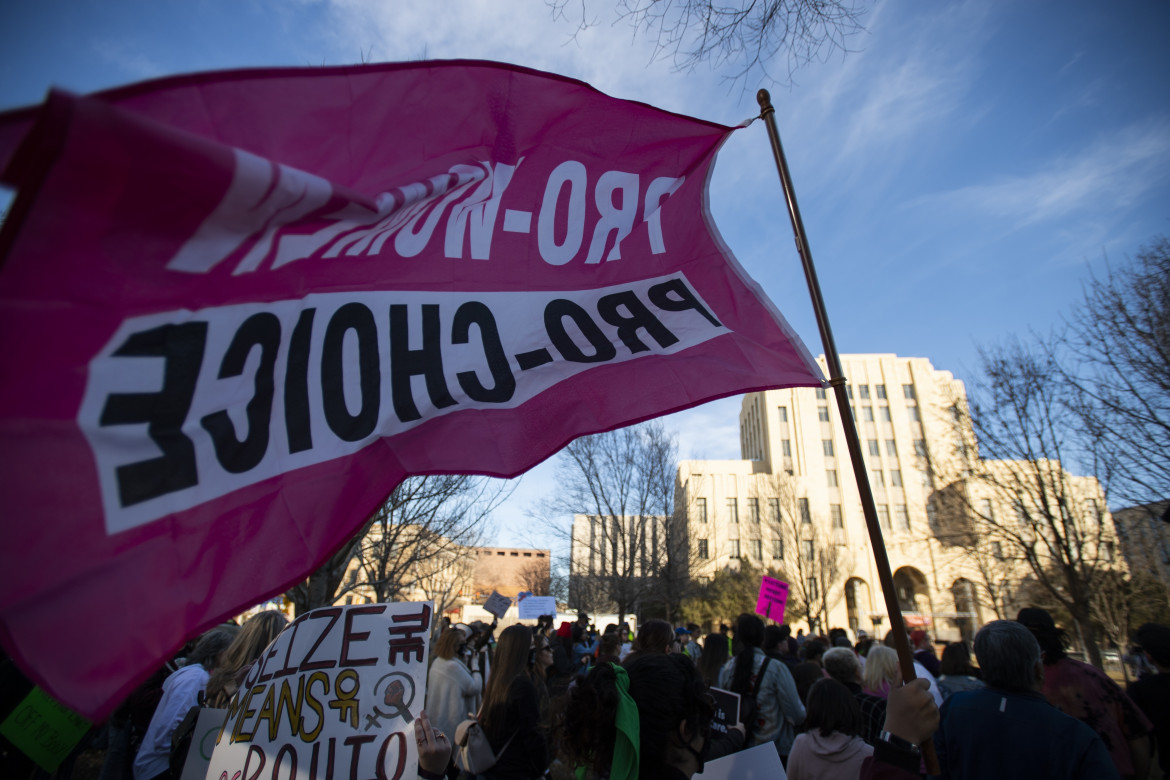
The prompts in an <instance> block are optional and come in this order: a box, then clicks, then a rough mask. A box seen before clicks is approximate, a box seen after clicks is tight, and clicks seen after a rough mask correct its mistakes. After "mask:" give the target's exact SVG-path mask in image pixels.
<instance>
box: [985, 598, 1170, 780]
mask: <svg viewBox="0 0 1170 780" xmlns="http://www.w3.org/2000/svg"><path fill="white" fill-rule="evenodd" d="M1016 622H1018V623H1020V624H1021V625H1023V626H1024V627H1026V628H1027V629H1028V630H1029V631H1031V632H1032V635H1033V636H1035V637H1036V641H1037V642H1038V643H1039V645H1040V650H1041V652H1042V653H1043V659H1044V686H1043V689H1042V691H1043V693H1044V697H1045V698H1046V699H1048V701H1050V702H1051V703H1052V704H1054V705H1055V706H1056V707H1058V708H1059V709H1060V711H1061V712H1064V713H1066V714H1068V715H1072V716H1073V717H1074V718H1077V719H1078V720H1080V721H1082V722H1083V723H1085V724H1087V725H1088V726H1089V728H1091V729H1093V731H1095V732H1097V733H1098V734H1099V735H1100V736H1101V739H1102V741H1103V742H1104V743H1105V747H1106V748H1108V749H1109V755H1110V756H1111V757H1112V758H1113V763H1114V764H1116V766H1117V771H1118V773H1119V774H1120V775H1121V776H1122V777H1136V778H1138V780H1144V778H1145V777H1146V775H1147V774H1148V773H1149V768H1150V739H1149V736H1148V735H1149V734H1150V732H1151V731H1153V728H1154V727H1153V724H1151V723H1150V721H1149V719H1147V718H1146V716H1145V715H1144V714H1143V713H1142V711H1141V709H1139V708H1138V706H1137V705H1136V704H1134V703H1133V701H1132V700H1131V699H1130V698H1129V697H1128V696H1126V695H1125V692H1124V691H1122V690H1121V688H1120V687H1118V685H1117V683H1115V682H1113V680H1110V679H1109V677H1108V676H1106V674H1105V673H1104V672H1102V671H1101V670H1100V669H1098V668H1097V667H1095V666H1092V665H1091V664H1086V663H1082V662H1081V661H1077V660H1074V659H1072V658H1069V657H1068V656H1067V655H1066V653H1065V650H1066V649H1067V647H1068V637H1067V636H1066V635H1065V633H1064V631H1062V630H1061V629H1059V628H1057V627H1056V624H1055V623H1054V622H1053V620H1052V615H1050V614H1048V612H1047V610H1044V609H1039V608H1036V607H1028V608H1025V609H1021V610H1020V612H1019V614H1018V615H1017V616H1016ZM980 665H982V664H980Z"/></svg>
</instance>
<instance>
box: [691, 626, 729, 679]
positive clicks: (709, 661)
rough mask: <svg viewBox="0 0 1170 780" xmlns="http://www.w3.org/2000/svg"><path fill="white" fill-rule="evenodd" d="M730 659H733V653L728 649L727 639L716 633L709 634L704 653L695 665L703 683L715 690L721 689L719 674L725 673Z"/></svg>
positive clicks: (704, 641) (704, 640)
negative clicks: (724, 667) (724, 668)
mask: <svg viewBox="0 0 1170 780" xmlns="http://www.w3.org/2000/svg"><path fill="white" fill-rule="evenodd" d="M728 658H731V653H730V652H729V651H728V649H727V637H725V636H723V634H719V633H716V632H712V633H710V634H707V636H706V637H705V638H704V639H703V652H702V653H701V654H700V655H699V662H698V663H697V664H695V666H696V667H697V668H698V670H699V676H700V677H702V678H703V682H704V683H706V684H707V685H708V686H711V687H714V688H717V687H719V672H721V671H723V665H724V664H726V663H727V659H728Z"/></svg>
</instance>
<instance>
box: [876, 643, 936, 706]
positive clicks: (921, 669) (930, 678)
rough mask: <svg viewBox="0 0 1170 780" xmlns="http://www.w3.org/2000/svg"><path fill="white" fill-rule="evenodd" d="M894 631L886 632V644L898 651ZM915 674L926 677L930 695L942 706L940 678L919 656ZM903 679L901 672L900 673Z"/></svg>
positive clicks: (916, 660) (915, 662)
mask: <svg viewBox="0 0 1170 780" xmlns="http://www.w3.org/2000/svg"><path fill="white" fill-rule="evenodd" d="M894 644H895V643H894V631H893V629H891V630H889V631H887V632H886V638H885V645H886V647H889V648H891V649H894V651H895V652H897V649H896V648H895V647H894ZM914 676H915V677H919V678H922V679H925V680H926V681H927V682H928V683H929V684H930V695H931V696H933V697H934V703H935V704H936V705H938V706H939V707H941V706H942V701H943V700H942V693H941V692H940V691H939V689H938V678H937V677H935V676H934V675H933V674H931V672H930V670H929V669H927V668H926V667H925V666H923V665H922V662H921V661H919V660H918V659H917V658H915V659H914ZM898 679H899V680H901V679H902V676H901V674H899V675H898Z"/></svg>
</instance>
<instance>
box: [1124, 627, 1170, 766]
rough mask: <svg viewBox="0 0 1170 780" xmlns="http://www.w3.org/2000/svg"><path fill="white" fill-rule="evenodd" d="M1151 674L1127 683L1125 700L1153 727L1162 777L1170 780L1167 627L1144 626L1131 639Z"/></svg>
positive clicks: (1169, 647)
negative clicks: (1138, 710)
mask: <svg viewBox="0 0 1170 780" xmlns="http://www.w3.org/2000/svg"><path fill="white" fill-rule="evenodd" d="M1134 638H1135V639H1136V640H1137V643H1138V646H1139V647H1140V648H1141V653H1142V655H1143V656H1144V657H1145V659H1146V661H1147V662H1148V663H1149V664H1151V665H1152V666H1153V668H1154V673H1153V674H1146V675H1143V676H1142V678H1141V679H1140V680H1137V681H1135V682H1132V683H1130V684H1129V689H1128V691H1127V692H1128V693H1129V697H1130V698H1131V699H1133V702H1134V704H1136V705H1137V706H1138V707H1140V708H1141V710H1142V712H1143V713H1145V715H1146V717H1147V718H1149V719H1150V722H1151V723H1152V724H1153V725H1154V745H1155V747H1156V748H1157V754H1158V765H1159V767H1160V768H1161V769H1162V774H1163V775H1164V776H1165V777H1168V778H1170V628H1167V627H1166V626H1160V625H1158V624H1156V623H1145V624H1143V625H1142V627H1141V628H1139V629H1138V630H1137V634H1136V635H1135V636H1134Z"/></svg>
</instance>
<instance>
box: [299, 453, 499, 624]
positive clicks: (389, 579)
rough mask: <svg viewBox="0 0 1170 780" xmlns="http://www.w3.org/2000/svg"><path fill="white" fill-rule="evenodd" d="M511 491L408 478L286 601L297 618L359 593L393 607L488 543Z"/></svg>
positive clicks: (474, 480)
mask: <svg viewBox="0 0 1170 780" xmlns="http://www.w3.org/2000/svg"><path fill="white" fill-rule="evenodd" d="M510 492H511V488H510V487H509V486H508V483H506V482H503V481H500V480H493V479H488V478H485V477H472V476H465V475H432V476H421V477H408V478H407V479H405V480H403V481H402V483H401V484H399V485H398V487H396V488H394V490H393V491H392V492H391V493H390V495H389V497H387V499H386V502H385V503H384V504H382V506H380V507H379V508H378V510H377V511H376V512H375V513H374V514H373V516H372V517H371V518H370V519H369V520H368V521H367V522H366V523H365V525H364V526H363V527H362V529H361V530H360V531H359V532H358V533H357V535H355V536H354V538H353V539H351V540H350V541H349V542H348V543H346V544H345V545H344V546H343V547H342V548H341V549H339V550H338V551H337V552H336V553H335V554H334V555H333V556H332V557H331V558H330V559H329V560H328V561H326V562H325V564H324V565H323V566H321V567H320V568H319V569H318V570H317V571H315V572H313V573H312V574H311V575H310V576H309V578H308V579H307V580H306V581H305V582H303V583H300V584H299V585H295V586H293V587H292V588H291V589H290V590H289V591H288V592H287V593H286V595H287V596H288V598H289V599H290V600H291V601H292V602H293V605H294V610H295V612H296V614H298V615H299V614H302V613H304V612H307V611H308V610H310V609H315V608H316V607H320V606H325V605H328V604H333V603H335V602H336V601H337V600H338V599H340V598H342V597H343V596H345V595H346V594H347V593H353V592H355V591H358V590H359V589H360V590H361V591H362V592H370V593H371V594H372V596H373V598H374V600H375V601H379V602H382V601H390V600H393V599H395V598H397V597H398V596H399V595H400V594H401V593H402V592H403V591H404V590H407V589H409V588H411V587H418V586H419V580H420V577H424V578H425V577H426V576H427V573H428V569H427V566H428V565H429V564H431V563H433V562H448V563H449V562H450V561H451V560H452V558H453V557H458V556H459V555H461V554H465V553H463V550H464V548H467V547H471V546H474V545H477V544H479V543H480V542H481V537H482V534H483V532H484V530H485V526H486V522H487V519H488V517H489V516H490V514H491V512H492V510H493V509H494V508H495V507H496V506H498V505H499V504H500V503H501V502H502V501H503V500H504V499H505V498H507V496H508V495H510Z"/></svg>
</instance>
